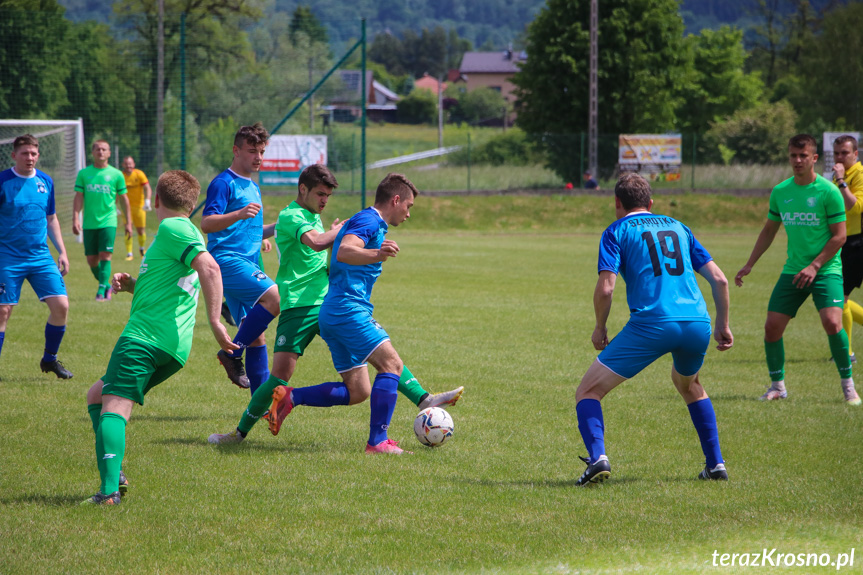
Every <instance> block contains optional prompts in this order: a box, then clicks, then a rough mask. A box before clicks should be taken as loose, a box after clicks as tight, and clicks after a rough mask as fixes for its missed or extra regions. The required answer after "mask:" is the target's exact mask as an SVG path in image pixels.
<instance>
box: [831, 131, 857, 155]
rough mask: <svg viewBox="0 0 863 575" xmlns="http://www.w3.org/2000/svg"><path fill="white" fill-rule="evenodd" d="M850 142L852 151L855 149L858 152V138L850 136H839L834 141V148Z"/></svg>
mask: <svg viewBox="0 0 863 575" xmlns="http://www.w3.org/2000/svg"><path fill="white" fill-rule="evenodd" d="M849 142H850V143H851V149H853V150H854V151H855V152H856V151H857V138H855V137H854V136H849V135H848V134H845V135H844V136H839V137H838V138H836V139H835V140H833V145H834V146H841V145H843V144H848V143H849Z"/></svg>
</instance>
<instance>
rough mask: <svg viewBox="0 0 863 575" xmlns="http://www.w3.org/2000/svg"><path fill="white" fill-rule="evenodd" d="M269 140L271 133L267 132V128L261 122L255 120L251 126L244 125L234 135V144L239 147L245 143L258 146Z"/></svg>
mask: <svg viewBox="0 0 863 575" xmlns="http://www.w3.org/2000/svg"><path fill="white" fill-rule="evenodd" d="M269 141H270V133H269V132H267V129H266V128H264V125H263V124H262V123H260V122H255V123H254V124H253V125H251V126H242V127H241V128H240V129H239V130H237V134H236V135H235V136H234V145H235V146H237V147H238V148H239V147H240V146H242V145H243V144H251V145H253V146H258V145H260V144H266V143H267V142H269Z"/></svg>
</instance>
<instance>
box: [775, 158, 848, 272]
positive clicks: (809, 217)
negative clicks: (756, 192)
mask: <svg viewBox="0 0 863 575" xmlns="http://www.w3.org/2000/svg"><path fill="white" fill-rule="evenodd" d="M767 218H768V219H770V220H773V221H774V222H782V225H783V226H785V233H786V234H788V259H787V260H786V261H785V267H784V268H783V269H782V273H784V274H797V273H798V272H800V271H801V270H802V269H803V268H805V267H806V266H808V265H809V264H811V263H812V260H814V259H815V258H816V257H817V256H818V254H820V253H821V250H823V249H824V246H825V245H826V244H827V241H828V240H829V239H830V235H831V234H830V224H835V223H838V222H844V221H845V202H844V200H843V199H842V194H841V193H839V188H837V187H836V186H834V185H833V183H832V182H830V181H829V180H827V179H825V178H823V177H822V176H820V175H816V176H815V181H814V182H812V183H811V184H809V185H808V186H798V185H797V184H795V183H794V178H789V179H787V180H785V181H784V182H782V183H781V184H779V185H778V186H776V187H775V188H773V191H772V192H771V193H770V211H769V212H768V213H767ZM840 252H841V250H840ZM818 274H819V275H826V274H838V275H842V259H841V257H840V255H839V252H837V253H836V255H835V256H833V257H832V258H830V260H828V261H827V262H826V263H825V264H824V265H823V266H822V267H821V269H820V270H818Z"/></svg>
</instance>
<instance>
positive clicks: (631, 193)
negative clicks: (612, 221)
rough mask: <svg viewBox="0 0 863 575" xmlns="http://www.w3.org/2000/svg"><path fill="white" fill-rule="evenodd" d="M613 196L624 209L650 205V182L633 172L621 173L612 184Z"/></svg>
mask: <svg viewBox="0 0 863 575" xmlns="http://www.w3.org/2000/svg"><path fill="white" fill-rule="evenodd" d="M614 196H615V197H616V198H617V199H619V200H620V204H621V205H622V206H623V207H624V209H626V210H632V209H635V208H647V207H649V206H650V184H649V183H647V180H645V179H644V178H642V177H641V176H640V175H638V174H636V173H635V172H631V173H628V174H623V175H622V176H620V178H619V179H618V180H617V183H616V184H615V185H614Z"/></svg>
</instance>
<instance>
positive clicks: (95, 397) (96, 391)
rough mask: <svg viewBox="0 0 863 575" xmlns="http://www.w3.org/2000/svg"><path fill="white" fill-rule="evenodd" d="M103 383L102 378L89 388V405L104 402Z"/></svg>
mask: <svg viewBox="0 0 863 575" xmlns="http://www.w3.org/2000/svg"><path fill="white" fill-rule="evenodd" d="M102 385H103V384H102V380H101V379H100V380H99V381H97V382H96V383H94V384H93V385H92V386H91V387H90V389H88V390H87V405H92V404H94V403H102Z"/></svg>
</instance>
